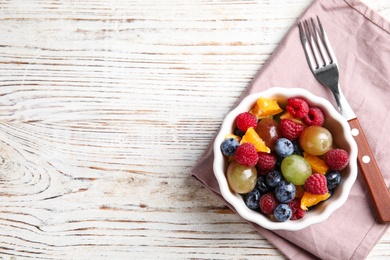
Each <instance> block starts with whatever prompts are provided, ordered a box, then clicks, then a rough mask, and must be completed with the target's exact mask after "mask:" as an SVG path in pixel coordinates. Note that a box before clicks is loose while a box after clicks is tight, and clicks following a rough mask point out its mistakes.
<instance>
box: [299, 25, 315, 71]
mask: <svg viewBox="0 0 390 260" xmlns="http://www.w3.org/2000/svg"><path fill="white" fill-rule="evenodd" d="M298 27H299V34H300V36H301V42H302V45H303V48H304V51H305V56H306V59H307V62H308V63H309V66H310V69H311V70H312V71H314V70H315V68H316V67H317V64H316V62H315V61H314V56H313V52H312V50H311V47H310V44H309V42H308V39H307V37H306V29H305V27H304V25H303V24H302V23H301V22H299V23H298Z"/></svg>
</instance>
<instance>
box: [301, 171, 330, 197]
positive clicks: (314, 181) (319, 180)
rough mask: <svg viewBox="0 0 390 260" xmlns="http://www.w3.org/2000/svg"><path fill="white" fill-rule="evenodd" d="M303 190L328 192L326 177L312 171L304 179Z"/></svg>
mask: <svg viewBox="0 0 390 260" xmlns="http://www.w3.org/2000/svg"><path fill="white" fill-rule="evenodd" d="M305 190H306V191H307V192H309V193H311V194H317V195H323V194H325V193H327V192H328V187H327V184H326V177H325V175H323V174H320V173H314V174H313V175H311V176H309V178H307V179H306V181H305Z"/></svg>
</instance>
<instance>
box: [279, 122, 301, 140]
mask: <svg viewBox="0 0 390 260" xmlns="http://www.w3.org/2000/svg"><path fill="white" fill-rule="evenodd" d="M304 128H305V126H303V125H301V124H299V123H296V122H294V121H293V120H290V119H282V121H281V122H280V131H281V133H282V136H283V137H285V138H287V139H289V140H290V141H293V140H295V139H298V137H299V136H300V135H301V133H302V131H303V129H304Z"/></svg>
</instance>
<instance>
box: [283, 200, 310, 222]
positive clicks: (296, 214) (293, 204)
mask: <svg viewBox="0 0 390 260" xmlns="http://www.w3.org/2000/svg"><path fill="white" fill-rule="evenodd" d="M287 205H289V206H290V208H291V210H292V216H291V218H290V219H291V220H297V219H301V218H303V217H304V216H305V214H306V211H305V210H303V209H301V200H300V199H298V198H295V199H294V200H292V201H290V202H289V203H287Z"/></svg>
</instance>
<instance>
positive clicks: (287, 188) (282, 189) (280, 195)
mask: <svg viewBox="0 0 390 260" xmlns="http://www.w3.org/2000/svg"><path fill="white" fill-rule="evenodd" d="M296 192H297V190H296V188H295V186H294V184H292V183H291V182H286V181H281V182H279V184H278V185H277V186H276V188H275V197H276V199H277V200H278V201H279V202H281V203H288V202H290V201H292V200H293V199H294V198H295V194H296Z"/></svg>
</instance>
